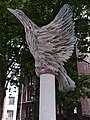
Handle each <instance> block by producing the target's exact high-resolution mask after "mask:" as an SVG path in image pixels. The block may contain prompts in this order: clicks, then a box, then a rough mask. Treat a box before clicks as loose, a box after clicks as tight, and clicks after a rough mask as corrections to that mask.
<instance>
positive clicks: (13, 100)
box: [9, 97, 15, 105]
mask: <svg viewBox="0 0 90 120" xmlns="http://www.w3.org/2000/svg"><path fill="white" fill-rule="evenodd" d="M14 102H15V97H9V105H14Z"/></svg>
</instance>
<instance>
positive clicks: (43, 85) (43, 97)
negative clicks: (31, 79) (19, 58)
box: [39, 73, 56, 120]
mask: <svg viewBox="0 0 90 120" xmlns="http://www.w3.org/2000/svg"><path fill="white" fill-rule="evenodd" d="M39 104H40V106H39V120H56V101H55V75H53V74H48V73H46V74H45V73H44V74H41V75H40V103H39Z"/></svg>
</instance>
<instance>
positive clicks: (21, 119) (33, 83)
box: [17, 75, 39, 120]
mask: <svg viewBox="0 0 90 120" xmlns="http://www.w3.org/2000/svg"><path fill="white" fill-rule="evenodd" d="M37 82H38V78H37V77H36V76H32V75H28V76H27V79H26V83H25V85H22V86H21V87H20V92H19V101H18V108H17V120H33V119H37V118H38V113H37V112H38V96H39V95H38V93H37V92H38V86H37V85H38V83H37ZM36 95H37V96H36ZM33 117H34V118H33Z"/></svg>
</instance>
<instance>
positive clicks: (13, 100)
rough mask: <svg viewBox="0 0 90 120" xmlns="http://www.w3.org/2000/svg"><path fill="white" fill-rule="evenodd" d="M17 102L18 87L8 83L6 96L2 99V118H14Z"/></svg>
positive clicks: (6, 119) (8, 119) (5, 119)
mask: <svg viewBox="0 0 90 120" xmlns="http://www.w3.org/2000/svg"><path fill="white" fill-rule="evenodd" d="M17 103H18V87H17V86H16V85H14V84H13V83H10V82H9V83H8V86H7V90H6V96H5V99H4V107H3V116H2V120H16V114H17Z"/></svg>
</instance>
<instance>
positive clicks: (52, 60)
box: [8, 4, 76, 91]
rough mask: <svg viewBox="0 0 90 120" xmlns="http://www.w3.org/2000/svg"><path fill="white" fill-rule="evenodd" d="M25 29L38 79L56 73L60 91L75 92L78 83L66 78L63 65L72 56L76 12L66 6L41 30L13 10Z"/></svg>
mask: <svg viewBox="0 0 90 120" xmlns="http://www.w3.org/2000/svg"><path fill="white" fill-rule="evenodd" d="M8 10H9V11H10V12H11V13H13V14H14V15H15V16H16V17H17V18H18V19H19V20H20V22H21V23H22V25H23V26H24V29H25V34H26V41H27V44H28V47H29V50H30V52H31V54H32V55H33V57H34V59H35V71H36V74H37V76H40V73H41V72H42V71H45V70H49V71H53V72H54V73H55V75H56V78H57V80H58V83H59V90H60V91H66V90H74V88H75V82H74V81H73V80H72V79H71V78H70V77H69V76H68V75H67V72H66V70H65V68H64V67H63V65H64V62H66V60H67V59H69V58H70V56H71V55H72V53H73V49H74V44H75V43H76V37H75V34H74V21H73V12H72V10H71V8H70V6H69V5H68V4H65V5H64V6H63V7H62V8H61V9H60V11H59V12H58V14H57V15H56V17H55V19H54V20H53V21H52V22H50V23H49V24H48V25H45V26H42V27H38V26H37V25H36V24H35V23H33V22H32V21H31V19H29V18H28V17H27V16H26V15H25V14H24V13H23V12H22V11H21V10H18V9H15V10H13V9H10V8H8Z"/></svg>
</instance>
